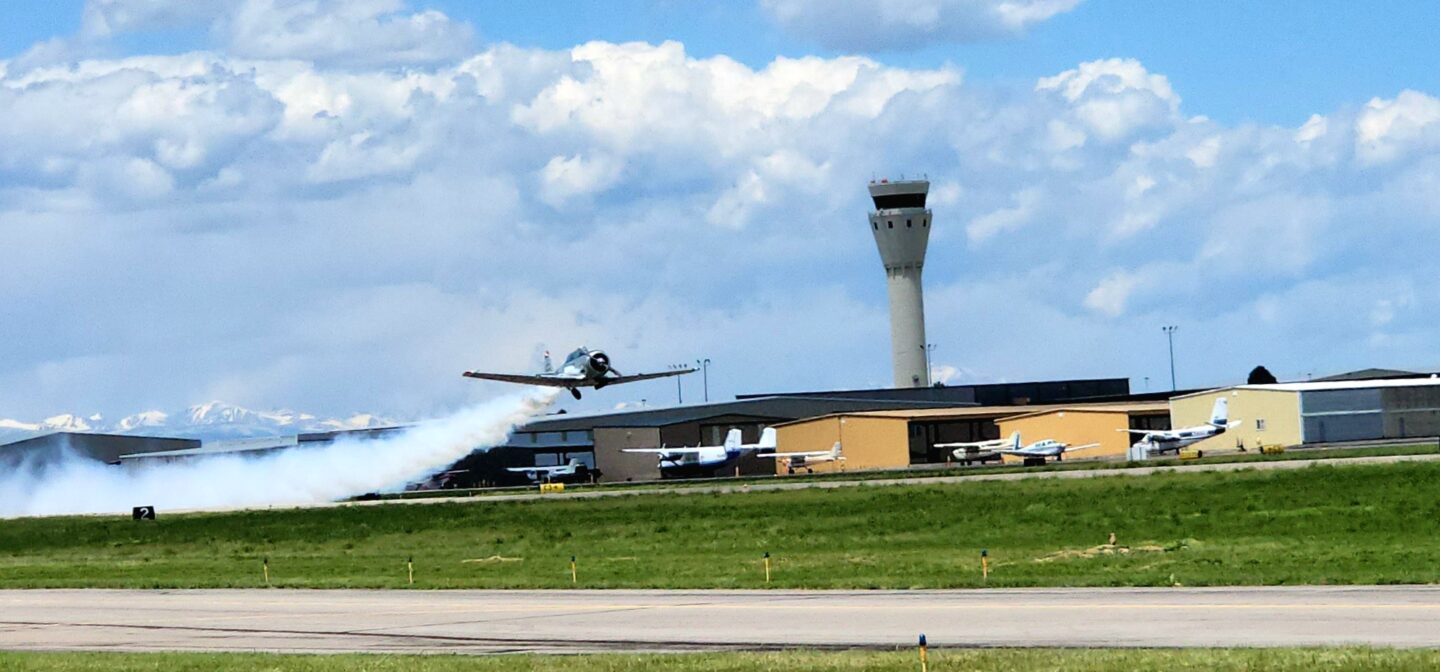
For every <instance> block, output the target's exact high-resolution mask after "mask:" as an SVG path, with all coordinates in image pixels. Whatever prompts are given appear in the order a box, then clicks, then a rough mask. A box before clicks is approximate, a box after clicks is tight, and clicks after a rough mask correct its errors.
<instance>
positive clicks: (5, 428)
mask: <svg viewBox="0 0 1440 672" xmlns="http://www.w3.org/2000/svg"><path fill="white" fill-rule="evenodd" d="M396 424H398V423H397V422H396V421H394V420H392V419H390V418H386V417H382V416H379V415H375V414H373V413H356V414H355V415H352V416H350V417H346V418H319V417H317V416H315V415H312V414H310V413H299V412H296V411H290V410H278V411H254V410H250V409H248V408H243V407H240V406H235V405H234V404H227V403H224V402H221V401H212V402H209V403H204V404H198V405H195V406H191V407H189V408H186V409H185V410H183V411H178V412H175V413H166V412H164V411H144V412H141V413H136V414H134V415H129V416H126V417H124V418H121V419H120V420H119V421H117V422H113V423H107V422H106V421H105V419H104V418H103V417H101V416H100V415H98V414H97V415H92V416H89V417H81V416H78V415H74V414H62V415H56V416H52V417H49V418H45V419H44V420H41V421H40V422H24V421H20V420H0V443H8V442H10V441H19V440H21V439H25V438H29V437H31V436H38V435H40V434H48V433H51V432H94V433H102V434H129V435H133V436H168V437H181V438H194V439H202V440H219V439H243V438H251V437H262V436H283V435H286V434H300V433H305V432H333V431H343V430H352V429H371V428H374V427H393V426H395V425H396Z"/></svg>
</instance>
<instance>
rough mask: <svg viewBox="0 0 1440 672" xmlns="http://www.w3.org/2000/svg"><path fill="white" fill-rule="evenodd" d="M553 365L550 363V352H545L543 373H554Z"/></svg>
mask: <svg viewBox="0 0 1440 672" xmlns="http://www.w3.org/2000/svg"><path fill="white" fill-rule="evenodd" d="M554 372H555V364H553V363H552V362H551V361H550V351H549V350H546V351H545V373H554Z"/></svg>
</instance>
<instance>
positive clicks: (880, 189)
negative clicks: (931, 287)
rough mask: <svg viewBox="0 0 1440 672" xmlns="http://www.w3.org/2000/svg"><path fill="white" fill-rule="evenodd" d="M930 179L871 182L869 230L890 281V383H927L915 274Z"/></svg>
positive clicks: (925, 234) (921, 261) (924, 239)
mask: <svg viewBox="0 0 1440 672" xmlns="http://www.w3.org/2000/svg"><path fill="white" fill-rule="evenodd" d="M929 193H930V182H929V180H901V181H899V182H891V181H889V180H880V181H878V182H877V181H873V180H872V181H871V182H870V198H871V199H872V200H874V201H875V209H874V210H873V211H871V212H870V229H871V231H872V232H873V233H874V234H875V245H876V246H877V247H879V248H880V261H882V262H884V264H885V277H886V278H887V281H888V283H889V286H890V349H891V353H890V354H891V359H892V361H893V363H894V366H895V387H925V386H926V385H929V384H930V375H929V374H930V372H929V371H928V370H927V369H928V368H929V367H928V364H927V360H928V357H927V354H928V353H927V352H926V351H925V295H924V290H923V288H922V287H921V285H920V274H921V271H922V270H924V268H925V247H926V245H927V244H928V243H929V241H930V211H929V210H928V209H926V208H925V196H926V195H927V194H929Z"/></svg>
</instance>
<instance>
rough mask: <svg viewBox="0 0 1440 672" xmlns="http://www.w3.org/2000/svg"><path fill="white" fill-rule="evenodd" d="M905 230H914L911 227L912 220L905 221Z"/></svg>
mask: <svg viewBox="0 0 1440 672" xmlns="http://www.w3.org/2000/svg"><path fill="white" fill-rule="evenodd" d="M905 228H907V229H909V228H912V227H911V226H910V220H908V219H907V220H905Z"/></svg>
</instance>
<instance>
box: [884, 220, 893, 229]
mask: <svg viewBox="0 0 1440 672" xmlns="http://www.w3.org/2000/svg"><path fill="white" fill-rule="evenodd" d="M885 228H887V229H893V228H895V222H894V221H893V220H886V221H885Z"/></svg>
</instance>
